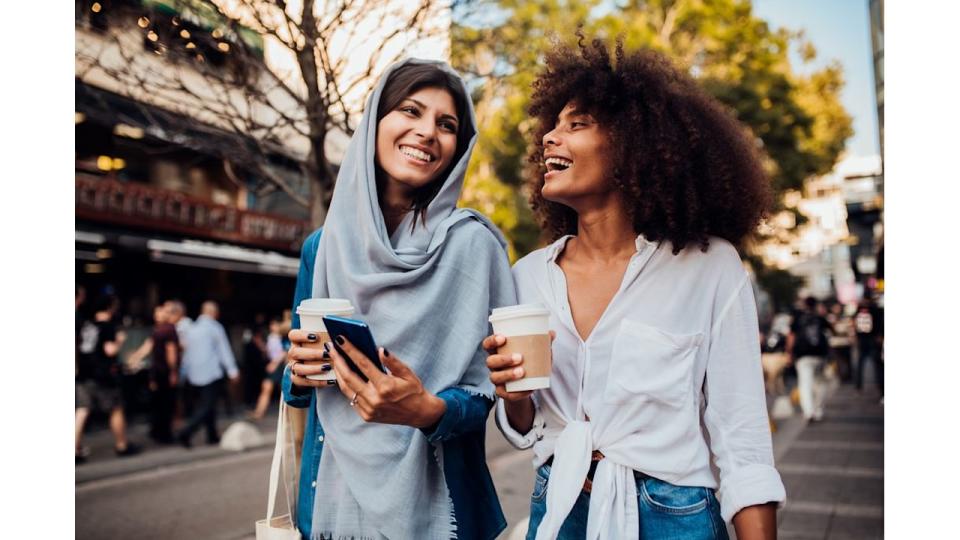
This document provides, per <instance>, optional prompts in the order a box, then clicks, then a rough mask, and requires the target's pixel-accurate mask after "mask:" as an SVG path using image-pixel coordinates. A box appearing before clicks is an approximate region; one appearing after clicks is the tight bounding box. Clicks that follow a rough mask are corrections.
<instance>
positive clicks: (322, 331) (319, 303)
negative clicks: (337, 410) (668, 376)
mask: <svg viewBox="0 0 960 540" xmlns="http://www.w3.org/2000/svg"><path fill="white" fill-rule="evenodd" d="M297 315H299V316H300V329H301V330H306V331H308V332H315V333H317V334H318V337H319V339H318V340H317V342H316V343H307V344H305V345H304V346H305V347H309V348H323V344H324V343H326V342H328V341H330V334H329V333H328V332H327V327H326V326H325V325H324V324H323V318H324V317H325V316H327V315H336V316H338V317H352V316H353V304H351V303H350V300H347V299H345V298H307V299H305V300H303V301H301V302H300V305H299V306H297ZM307 378H308V379H313V380H315V381H335V380H337V375H336V373H334V372H333V370H330V371H328V372H326V373H321V374H319V375H307Z"/></svg>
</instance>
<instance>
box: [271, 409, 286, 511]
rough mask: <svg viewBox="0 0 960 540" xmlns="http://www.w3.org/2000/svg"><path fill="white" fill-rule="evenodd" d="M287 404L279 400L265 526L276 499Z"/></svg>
mask: <svg viewBox="0 0 960 540" xmlns="http://www.w3.org/2000/svg"><path fill="white" fill-rule="evenodd" d="M286 407H287V404H286V403H284V401H283V399H282V398H281V399H280V414H279V417H278V418H277V442H276V444H275V445H274V447H273V463H271V464H270V488H269V491H268V495H267V524H268V525H269V524H270V520H271V519H273V503H274V501H275V499H276V498H277V484H278V483H279V480H280V456H281V455H282V454H283V450H282V448H283V438H284V425H283V424H284V422H283V413H284V409H285V408H286Z"/></svg>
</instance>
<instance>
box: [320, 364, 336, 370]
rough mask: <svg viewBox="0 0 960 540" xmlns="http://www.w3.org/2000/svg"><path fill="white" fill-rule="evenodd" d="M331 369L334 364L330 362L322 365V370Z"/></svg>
mask: <svg viewBox="0 0 960 540" xmlns="http://www.w3.org/2000/svg"><path fill="white" fill-rule="evenodd" d="M331 369H333V366H331V365H330V364H324V365H322V366H320V371H330V370H331Z"/></svg>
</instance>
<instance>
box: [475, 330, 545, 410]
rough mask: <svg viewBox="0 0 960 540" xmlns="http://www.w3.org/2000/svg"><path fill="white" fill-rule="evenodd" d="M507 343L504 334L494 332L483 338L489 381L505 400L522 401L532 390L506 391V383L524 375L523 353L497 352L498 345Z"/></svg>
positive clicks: (501, 345)
mask: <svg viewBox="0 0 960 540" xmlns="http://www.w3.org/2000/svg"><path fill="white" fill-rule="evenodd" d="M506 344H507V338H506V337H505V336H502V335H499V334H494V335H492V336H487V337H486V338H484V340H483V349H484V350H485V351H487V354H489V356H487V367H488V368H490V382H492V383H493V385H494V386H495V387H496V391H497V395H498V396H500V397H501V398H502V399H504V400H506V401H523V400H525V399H527V398H529V397H530V395H531V394H533V390H527V391H522V392H508V391H507V387H506V385H507V383H508V382H511V381H518V380H520V379H522V378H523V377H524V371H523V367H522V365H521V364H523V355H522V354H520V353H513V354H508V355H504V354H498V353H497V351H498V350H499V349H500V347H503V346H504V345H506Z"/></svg>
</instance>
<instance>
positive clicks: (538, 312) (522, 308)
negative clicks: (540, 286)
mask: <svg viewBox="0 0 960 540" xmlns="http://www.w3.org/2000/svg"><path fill="white" fill-rule="evenodd" d="M530 316H533V317H549V316H550V310H549V309H547V308H546V307H545V306H544V305H543V304H518V305H516V306H506V307H501V308H496V309H494V310H493V312H492V313H491V315H490V319H489V321H490V322H491V323H495V322H500V321H505V320H507V319H516V318H518V317H530Z"/></svg>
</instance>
